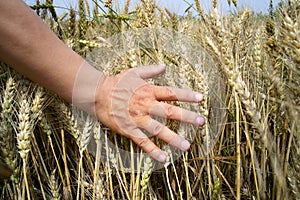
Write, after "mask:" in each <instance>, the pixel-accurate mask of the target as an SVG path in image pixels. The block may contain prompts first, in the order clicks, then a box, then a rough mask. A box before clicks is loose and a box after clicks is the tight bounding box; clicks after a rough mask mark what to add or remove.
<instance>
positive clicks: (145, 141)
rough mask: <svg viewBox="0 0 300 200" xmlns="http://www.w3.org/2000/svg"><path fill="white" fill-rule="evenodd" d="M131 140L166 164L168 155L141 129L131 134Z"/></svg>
mask: <svg viewBox="0 0 300 200" xmlns="http://www.w3.org/2000/svg"><path fill="white" fill-rule="evenodd" d="M130 139H131V140H132V141H133V142H134V143H136V144H137V145H138V146H139V147H140V148H141V149H143V151H144V152H146V153H147V154H149V155H150V156H151V157H152V158H153V159H155V160H157V161H159V162H165V161H166V159H167V156H166V154H165V153H164V151H162V150H161V149H160V148H158V147H157V146H156V145H155V144H154V143H153V142H152V141H151V140H150V139H149V138H148V137H147V136H146V135H145V134H144V133H143V132H142V131H141V130H140V129H138V128H136V129H134V130H133V133H132V134H130Z"/></svg>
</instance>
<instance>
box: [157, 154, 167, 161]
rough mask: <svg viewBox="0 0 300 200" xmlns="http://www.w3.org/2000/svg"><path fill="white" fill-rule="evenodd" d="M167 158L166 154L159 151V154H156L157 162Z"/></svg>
mask: <svg viewBox="0 0 300 200" xmlns="http://www.w3.org/2000/svg"><path fill="white" fill-rule="evenodd" d="M166 160H167V156H166V155H165V154H164V153H161V154H160V155H159V156H158V161H159V162H166Z"/></svg>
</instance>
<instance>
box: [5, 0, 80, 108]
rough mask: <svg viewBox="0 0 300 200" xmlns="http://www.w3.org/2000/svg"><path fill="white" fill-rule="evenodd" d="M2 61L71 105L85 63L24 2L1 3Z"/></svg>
mask: <svg viewBox="0 0 300 200" xmlns="http://www.w3.org/2000/svg"><path fill="white" fill-rule="evenodd" d="M0 40H1V42H0V59H1V60H2V61H4V62H6V63H8V64H10V65H11V66H13V67H14V68H15V70H17V71H18V72H20V73H21V74H23V75H25V76H26V77H28V78H30V79H31V80H33V81H35V82H37V83H39V84H41V85H43V86H44V87H46V88H47V89H49V90H52V91H54V92H55V93H57V94H58V95H60V96H61V97H63V98H64V99H66V100H68V101H69V102H70V101H71V99H72V89H73V84H74V79H75V77H76V73H77V71H78V69H79V67H80V65H81V63H82V62H83V61H84V60H83V58H81V57H80V56H79V55H78V54H76V53H75V52H74V51H72V50H71V49H70V48H68V47H67V46H66V45H65V44H64V43H63V42H62V41H60V40H59V39H58V38H57V37H56V35H55V34H54V33H53V32H52V31H50V29H49V28H48V27H47V25H46V24H45V23H44V22H43V21H42V20H41V19H40V18H39V16H37V15H36V14H35V13H34V12H33V11H32V10H31V9H30V8H29V7H28V6H27V5H26V4H25V3H23V2H22V1H20V0H9V1H5V0H1V1H0Z"/></svg>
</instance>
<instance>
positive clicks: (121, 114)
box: [95, 65, 205, 162]
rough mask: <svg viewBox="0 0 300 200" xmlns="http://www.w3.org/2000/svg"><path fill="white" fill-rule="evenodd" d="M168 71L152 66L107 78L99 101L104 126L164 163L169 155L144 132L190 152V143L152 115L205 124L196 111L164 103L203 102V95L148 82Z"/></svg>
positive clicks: (162, 67) (97, 98)
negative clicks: (144, 131)
mask: <svg viewBox="0 0 300 200" xmlns="http://www.w3.org/2000/svg"><path fill="white" fill-rule="evenodd" d="M164 71H165V66H162V65H158V66H156V65H152V66H143V67H139V68H134V69H129V70H127V71H125V72H123V73H121V74H118V75H116V76H111V77H106V78H105V79H104V80H103V81H102V82H101V84H99V86H98V89H97V92H96V102H95V111H96V115H97V117H98V119H99V120H100V121H101V122H102V123H103V124H105V125H106V126H108V127H109V128H111V129H112V130H114V131H116V132H118V133H119V134H121V135H123V136H125V137H128V138H130V139H131V140H132V141H133V142H135V143H136V144H137V145H138V146H139V147H140V148H142V149H143V150H144V151H145V152H146V153H148V154H149V155H150V156H151V157H153V158H154V159H156V160H158V161H160V162H164V161H165V160H166V155H165V153H164V152H163V151H162V150H161V149H160V148H159V147H157V146H156V145H155V144H154V143H153V142H152V141H151V140H150V139H149V138H148V137H147V136H146V135H145V134H144V133H143V132H142V131H141V129H144V130H146V131H147V132H148V133H149V134H151V135H153V136H156V137H158V138H159V139H161V140H163V141H165V142H167V143H168V144H171V145H173V146H175V147H177V148H179V149H181V150H183V151H186V150H188V149H189V147H190V143H189V142H188V141H187V140H185V139H184V138H183V137H181V136H179V135H177V134H176V133H175V132H173V131H172V130H170V129H169V128H168V127H166V126H165V125H163V124H161V123H160V122H158V121H156V120H154V119H152V118H151V116H158V117H163V118H167V119H172V120H177V121H182V122H187V123H191V124H194V125H198V126H199V125H200V126H201V125H204V123H205V120H204V118H203V117H201V116H200V115H198V114H197V113H195V112H192V111H188V110H185V109H182V108H179V107H176V106H173V105H170V104H167V103H164V102H161V101H184V102H200V101H201V100H202V99H203V96H202V95H201V94H199V93H196V92H193V91H191V90H187V89H178V88H170V87H162V86H155V85H151V84H149V83H147V82H146V81H144V79H147V78H152V77H154V76H157V75H159V74H162V73H163V72H164Z"/></svg>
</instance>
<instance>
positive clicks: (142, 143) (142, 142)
mask: <svg viewBox="0 0 300 200" xmlns="http://www.w3.org/2000/svg"><path fill="white" fill-rule="evenodd" d="M149 143H150V140H149V138H141V139H140V140H139V141H138V142H137V145H138V146H139V147H141V148H142V149H143V148H144V147H146V146H147V145H149Z"/></svg>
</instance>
